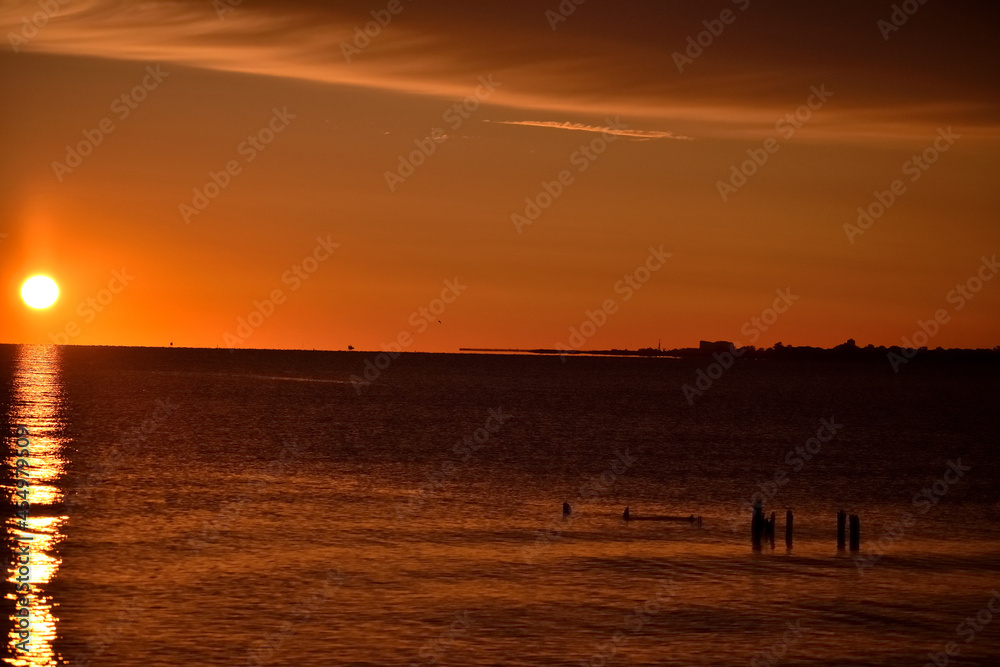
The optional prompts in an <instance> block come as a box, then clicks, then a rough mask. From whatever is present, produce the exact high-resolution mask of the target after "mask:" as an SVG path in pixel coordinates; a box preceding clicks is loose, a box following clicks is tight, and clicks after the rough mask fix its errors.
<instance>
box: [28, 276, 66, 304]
mask: <svg viewBox="0 0 1000 667" xmlns="http://www.w3.org/2000/svg"><path fill="white" fill-rule="evenodd" d="M21 298H22V299H24V302H25V303H26V304H28V305H29V306H31V307H32V308H37V309H39V310H40V309H42V308H48V307H49V306H51V305H52V304H54V303H55V302H56V299H58V298H59V286H58V285H56V281H54V280H52V278H49V277H48V276H31V277H30V278H28V279H27V280H26V281H24V285H22V286H21Z"/></svg>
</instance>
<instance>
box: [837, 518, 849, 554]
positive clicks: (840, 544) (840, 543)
mask: <svg viewBox="0 0 1000 667" xmlns="http://www.w3.org/2000/svg"><path fill="white" fill-rule="evenodd" d="M846 532H847V512H845V511H844V510H840V511H839V512H837V549H839V550H841V551H843V550H844V546H845V545H846V544H847V541H846V540H845V539H844V537H845V534H846Z"/></svg>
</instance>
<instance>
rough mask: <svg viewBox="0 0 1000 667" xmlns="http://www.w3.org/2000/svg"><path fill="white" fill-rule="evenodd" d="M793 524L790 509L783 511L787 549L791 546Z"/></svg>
mask: <svg viewBox="0 0 1000 667" xmlns="http://www.w3.org/2000/svg"><path fill="white" fill-rule="evenodd" d="M793 524H794V518H793V517H792V510H788V511H786V512H785V546H786V547H787V548H789V549H791V548H792V526H793Z"/></svg>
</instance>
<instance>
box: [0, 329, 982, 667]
mask: <svg viewBox="0 0 1000 667" xmlns="http://www.w3.org/2000/svg"><path fill="white" fill-rule="evenodd" d="M366 359H369V360H372V361H373V362H374V361H375V356H374V355H371V354H367V353H359V352H352V353H334V352H282V351H235V352H231V351H228V350H185V349H128V348H98V347H62V348H57V347H42V346H38V347H30V346H22V347H15V346H0V413H2V414H3V416H4V419H5V427H6V428H5V434H6V435H7V437H6V440H5V447H7V456H6V465H5V469H4V472H3V480H4V484H5V486H6V493H5V497H6V498H7V502H6V505H5V507H6V514H5V516H6V520H5V524H6V541H5V547H4V548H5V551H6V553H7V555H8V558H7V559H6V561H7V576H6V580H7V581H6V584H5V596H4V604H5V609H4V617H5V618H7V619H8V621H7V625H8V628H7V632H6V636H7V639H6V645H5V646H6V650H7V657H6V662H7V663H8V664H14V665H63V664H72V665H128V666H133V665H135V666H139V665H403V666H409V665H456V666H461V665H595V666H600V665H623V666H624V665H779V664H781V665H916V666H920V665H925V664H928V663H929V664H935V661H936V664H939V665H941V664H949V665H996V664H1000V593H998V591H1000V481H998V480H1000V453H998V447H997V445H998V434H1000V428H998V426H1000V424H998V413H1000V411H998V410H997V406H998V405H1000V400H998V399H1000V382H998V378H997V368H996V367H979V366H974V365H969V364H950V365H948V364H933V365H932V364H921V363H919V361H918V362H914V363H911V364H909V365H908V366H907V367H906V368H904V369H903V370H902V372H901V373H899V374H895V373H893V372H892V370H891V368H890V367H889V364H888V363H886V364H875V365H873V364H864V363H861V364H859V363H848V364H838V363H826V362H824V363H819V362H816V363H781V362H754V363H746V364H741V365H739V366H737V367H734V368H732V369H730V370H728V371H727V372H725V373H724V374H723V375H722V376H721V377H719V378H718V379H717V380H715V381H714V383H713V384H712V386H711V387H709V388H707V389H706V390H705V391H704V393H703V395H701V396H698V397H696V398H695V399H694V401H693V403H689V401H688V400H686V398H685V396H684V395H683V393H682V387H683V386H684V385H685V384H693V383H694V382H695V380H696V378H697V372H698V370H699V369H701V368H704V363H703V362H696V361H691V360H683V361H682V360H673V359H625V358H604V357H581V358H573V359H569V360H567V361H566V363H562V362H561V361H560V359H559V358H558V357H534V356H509V355H431V354H406V355H402V356H400V357H399V358H397V359H394V360H389V361H390V363H389V365H388V366H387V367H385V368H383V369H382V370H381V371H380V375H379V377H378V378H377V379H376V380H375V381H374V382H373V383H372V384H370V385H366V386H361V387H359V386H356V384H353V383H352V382H351V380H350V378H351V376H352V375H355V374H361V373H363V372H364V369H365V360H366ZM386 360H387V359H386V358H382V359H381V360H380V362H385V361H386ZM381 365H385V364H384V363H382V364H381ZM703 386H704V385H703ZM15 425H21V426H23V427H25V429H26V430H27V436H26V437H27V440H28V442H27V443H26V444H25V443H24V442H23V441H21V444H20V445H19V444H18V442H19V441H17V440H16V439H15V437H14V433H15V432H14V426H15ZM24 448H27V450H28V452H27V456H24V455H23V454H24V452H23V451H21V450H22V449H24ZM22 459H23V460H24V461H25V463H26V464H27V465H25V463H22V464H20V465H21V468H20V472H19V471H18V470H19V469H18V465H19V464H18V460H22ZM26 473H27V476H25V474H26ZM18 480H21V483H22V486H18ZM19 492H20V493H21V494H22V495H18V493H19ZM755 494H757V495H756V496H755ZM755 499H762V500H763V501H764V505H765V510H766V511H767V512H770V511H775V512H777V514H778V531H777V532H778V535H777V541H776V544H775V545H774V547H771V546H770V545H767V544H766V545H765V546H764V548H763V549H762V550H760V551H756V552H755V551H754V550H753V549H752V547H751V544H750V539H749V519H750V511H749V509H748V508H749V505H750V503H751V502H752V501H753V500H755ZM24 501H27V503H28V507H27V509H25V508H24V507H23V506H22V505H21V503H22V502H24ZM563 502H569V503H570V504H571V505H572V514H570V515H569V516H568V517H564V516H563V514H562V503H563ZM625 506H628V507H629V508H630V513H631V515H632V516H633V517H639V518H644V517H689V516H698V517H701V523H700V525H699V524H698V522H695V521H687V520H669V521H668V520H662V521H630V522H625V521H623V520H622V511H623V509H624V508H625ZM786 508H791V509H792V510H793V512H794V516H795V533H794V542H793V545H792V547H791V548H788V547H787V545H786V544H785V540H784V526H785V519H784V516H785V511H786ZM840 509H844V510H846V511H848V512H851V513H854V514H857V515H859V517H860V520H861V531H862V545H861V546H862V549H861V551H860V552H859V553H857V554H852V553H851V552H850V551H838V549H837V544H836V534H835V532H836V513H837V511H838V510H840ZM19 512H20V514H21V515H20V516H18V513H19ZM25 549H27V551H28V554H27V556H24V555H23V554H24V550H25ZM19 558H28V559H29V563H28V565H23V566H22V565H21V564H20V563H23V562H24V561H23V560H22V561H20V563H19V562H18V559H19ZM20 567H27V568H28V570H27V572H25V570H19V569H18V568H20ZM19 578H20V579H22V580H23V579H27V580H28V581H27V582H24V581H21V582H19V581H18V580H19ZM19 583H20V585H23V584H24V583H28V588H29V589H30V590H29V591H27V592H25V591H23V590H22V591H21V592H20V593H18V592H16V590H15V586H17V585H19ZM991 608H992V609H991ZM19 614H21V615H19ZM25 620H27V623H28V628H27V629H24V628H22V627H20V626H21V625H23V622H24V621H25ZM19 632H26V633H29V634H30V636H29V637H28V639H27V644H24V643H21V642H22V641H24V638H23V637H22V636H20V635H19V634H18V633H19ZM949 652H950V653H949Z"/></svg>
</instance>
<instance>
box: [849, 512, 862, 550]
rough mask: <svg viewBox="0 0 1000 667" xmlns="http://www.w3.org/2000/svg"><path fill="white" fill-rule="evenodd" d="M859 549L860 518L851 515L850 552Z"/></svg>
mask: <svg viewBox="0 0 1000 667" xmlns="http://www.w3.org/2000/svg"><path fill="white" fill-rule="evenodd" d="M860 548H861V517H859V516H858V515H857V514H852V515H851V551H857V550H859V549H860Z"/></svg>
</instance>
